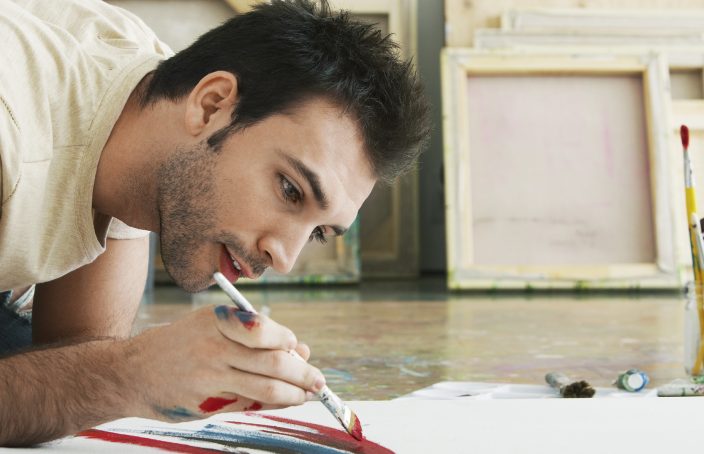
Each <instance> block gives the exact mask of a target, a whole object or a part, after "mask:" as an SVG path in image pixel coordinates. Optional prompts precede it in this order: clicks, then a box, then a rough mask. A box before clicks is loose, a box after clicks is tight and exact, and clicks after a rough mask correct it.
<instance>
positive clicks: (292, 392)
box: [227, 369, 306, 406]
mask: <svg viewBox="0 0 704 454" xmlns="http://www.w3.org/2000/svg"><path fill="white" fill-rule="evenodd" d="M227 381H228V382H229V388H231V389H233V390H237V394H239V395H240V396H242V397H246V398H248V399H252V400H253V401H256V402H259V403H260V404H261V405H278V406H290V405H300V404H302V403H304V402H305V401H306V392H305V391H304V390H303V389H301V388H299V387H298V386H295V385H292V384H290V383H287V382H285V381H281V380H276V379H274V378H270V377H264V376H262V375H255V374H250V373H248V372H243V371H240V370H237V369H232V370H231V371H230V373H228V376H227Z"/></svg>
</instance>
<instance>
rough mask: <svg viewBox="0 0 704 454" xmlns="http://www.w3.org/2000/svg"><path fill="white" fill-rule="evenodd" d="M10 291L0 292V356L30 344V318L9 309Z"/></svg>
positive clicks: (15, 351)
mask: <svg viewBox="0 0 704 454" xmlns="http://www.w3.org/2000/svg"><path fill="white" fill-rule="evenodd" d="M11 296H12V292H11V291H7V292H0V356H7V355H11V354H13V353H17V352H18V351H19V350H22V349H24V348H27V347H31V346H32V319H31V318H27V317H21V316H20V315H18V314H17V313H16V312H15V311H13V310H12V309H10V307H9V301H10V297H11Z"/></svg>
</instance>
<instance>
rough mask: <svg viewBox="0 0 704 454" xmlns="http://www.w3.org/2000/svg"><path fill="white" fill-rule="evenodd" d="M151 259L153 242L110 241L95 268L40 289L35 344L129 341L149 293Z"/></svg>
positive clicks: (90, 266) (34, 322)
mask: <svg viewBox="0 0 704 454" xmlns="http://www.w3.org/2000/svg"><path fill="white" fill-rule="evenodd" d="M148 259H149V237H144V238H137V239H132V240H113V239H108V240H107V248H106V250H105V252H104V253H103V254H102V255H100V256H99V257H98V258H97V259H96V260H95V261H93V263H90V264H88V265H85V266H83V267H81V268H79V269H77V270H75V271H73V272H71V273H69V274H67V275H66V276H63V277H61V278H59V279H56V280H54V281H52V282H47V283H44V284H40V285H37V288H36V292H35V296H34V310H33V313H32V337H33V340H34V343H35V344H46V343H51V342H65V341H67V340H70V339H89V338H98V337H115V338H126V337H128V336H129V334H130V330H131V328H132V322H133V321H134V317H135V314H136V313H137V309H138V307H139V301H140V299H141V297H142V291H143V290H144V283H145V280H146V276H147V261H148Z"/></svg>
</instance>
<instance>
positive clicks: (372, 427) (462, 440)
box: [0, 398, 704, 454]
mask: <svg viewBox="0 0 704 454" xmlns="http://www.w3.org/2000/svg"><path fill="white" fill-rule="evenodd" d="M349 404H350V406H351V408H353V409H354V411H355V412H356V413H357V414H358V415H359V416H360V420H361V421H362V423H363V428H364V433H365V435H366V436H367V437H368V438H369V439H370V440H372V441H373V442H375V443H378V444H379V445H382V446H384V447H385V448H386V449H388V450H391V451H393V452H397V453H409V454H413V453H518V452H520V453H531V452H535V453H538V452H539V453H541V454H544V453H560V454H563V453H571V454H574V453H589V454H593V453H600V452H619V451H623V452H640V453H650V452H660V453H664V452H697V451H698V449H699V447H700V442H698V441H697V439H698V438H699V435H700V433H701V427H700V426H701V424H700V423H699V417H700V415H701V412H702V410H701V409H702V405H703V404H704V399H697V398H654V399H618V398H613V399H610V398H604V399H507V400H458V401H448V400H442V401H433V400H414V399H403V400H395V401H385V402H349ZM259 415H267V416H275V417H281V418H286V419H289V420H294V421H305V423H304V424H319V425H321V426H326V427H329V428H332V429H339V427H338V426H337V425H336V422H335V421H334V419H333V418H332V417H331V416H330V414H328V413H327V412H326V411H325V410H324V409H323V407H322V405H320V404H319V403H308V404H306V405H304V406H301V407H296V408H288V409H285V410H278V411H272V412H260V413H259ZM227 421H235V422H237V424H231V423H228V422H227ZM246 424H264V425H267V426H278V427H279V428H278V429H267V428H264V427H258V428H257V427H256V426H247V425H246ZM99 429H101V430H102V431H106V432H113V433H118V434H127V435H136V436H140V437H145V438H151V439H156V438H160V439H161V440H164V441H168V442H173V443H179V444H181V445H186V444H189V445H191V446H198V447H199V448H201V449H207V448H211V449H216V450H223V451H224V450H225V447H223V446H222V445H218V444H217V443H209V444H205V443H203V442H201V443H198V442H190V443H186V442H184V441H183V437H178V436H171V437H158V436H156V435H148V434H146V432H147V431H148V430H157V431H169V432H173V433H180V434H185V435H186V436H189V435H190V436H193V435H195V434H198V433H199V432H201V433H205V432H203V431H205V430H210V431H211V432H209V433H211V434H212V433H219V434H220V435H219V436H220V437H222V438H224V439H229V440H230V442H231V445H232V446H230V447H228V448H227V449H229V452H239V453H241V454H242V453H250V454H253V453H257V452H264V453H268V452H275V453H276V452H278V453H280V452H287V453H288V452H305V453H312V454H321V453H338V454H339V453H345V452H357V453H367V454H376V453H383V452H388V451H385V450H384V449H383V448H378V447H373V446H370V445H367V446H365V447H363V446H359V445H357V446H356V447H354V446H355V444H354V443H352V445H350V446H353V447H351V448H349V449H333V448H330V447H329V446H326V442H329V441H330V440H331V439H329V438H326V437H325V436H322V437H321V440H322V444H319V445H314V444H308V445H306V444H302V442H299V444H298V445H297V446H298V449H299V450H296V449H293V450H289V451H286V450H285V446H284V441H282V439H284V438H288V439H289V441H291V439H293V437H290V436H286V435H282V433H284V432H285V431H286V430H288V429H293V430H299V431H303V432H302V433H305V431H306V430H308V434H309V436H310V434H312V436H315V431H314V430H313V431H310V430H309V429H306V428H305V427H304V426H303V425H299V424H297V423H296V424H294V425H291V426H286V425H281V424H278V423H275V422H274V421H271V420H269V419H266V418H265V417H262V416H257V415H256V414H249V415H244V414H240V413H229V414H223V415H217V416H215V417H212V418H210V419H207V420H203V421H196V422H189V423H182V424H164V423H159V422H156V421H151V420H145V419H135V418H131V419H123V420H119V421H115V422H112V423H109V424H105V425H103V426H100V427H99ZM247 431H250V432H251V434H254V435H255V436H256V437H259V439H261V440H268V441H269V442H271V441H272V440H273V445H272V447H271V448H270V449H269V450H267V449H266V448H265V449H263V450H258V451H257V450H254V449H251V448H246V447H241V448H236V447H235V446H237V445H238V440H242V435H243V434H245V433H246V432H247ZM238 434H239V435H238ZM238 437H240V438H238ZM277 437H278V438H277ZM250 438H251V437H250ZM277 440H279V441H277ZM294 440H295V439H294ZM349 440H351V438H350V439H349ZM350 442H351V441H350ZM240 446H241V444H240ZM0 451H3V452H13V451H15V450H13V449H2V450H0ZM16 451H17V452H27V451H26V450H23V451H20V450H16ZM56 452H77V453H82V452H83V453H88V452H101V453H104V454H109V453H113V452H114V453H118V452H119V453H129V452H158V451H156V450H154V449H150V448H146V447H140V446H135V445H131V444H122V443H111V442H105V441H100V440H91V439H87V438H84V437H72V438H66V439H63V440H61V441H59V442H55V443H52V444H47V445H42V446H41V447H39V448H38V449H34V450H32V453H33V454H34V453H37V454H38V453H56ZM161 452H163V451H161ZM182 452H189V451H188V450H186V449H184V450H183V451H182ZM190 452H198V451H195V450H194V451H190ZM200 452H208V451H203V450H201V451H200Z"/></svg>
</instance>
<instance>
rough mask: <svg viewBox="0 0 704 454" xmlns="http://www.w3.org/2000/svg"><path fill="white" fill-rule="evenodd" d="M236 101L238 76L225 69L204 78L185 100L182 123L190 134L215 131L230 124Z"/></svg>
mask: <svg viewBox="0 0 704 454" xmlns="http://www.w3.org/2000/svg"><path fill="white" fill-rule="evenodd" d="M236 101H237V78H236V77H235V75H234V74H232V73H230V72H227V71H215V72H212V73H210V74H208V75H206V76H205V77H203V78H202V79H201V80H200V81H199V82H198V84H197V85H196V86H195V87H194V88H193V90H191V93H190V94H189V95H188V98H187V99H186V112H185V118H184V121H185V126H186V131H188V133H189V134H191V135H193V136H197V135H200V134H201V133H202V132H204V131H206V130H207V131H209V132H214V131H217V130H218V129H220V128H223V127H225V126H227V125H228V124H229V123H230V118H231V114H232V109H234V107H235V102H236Z"/></svg>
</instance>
